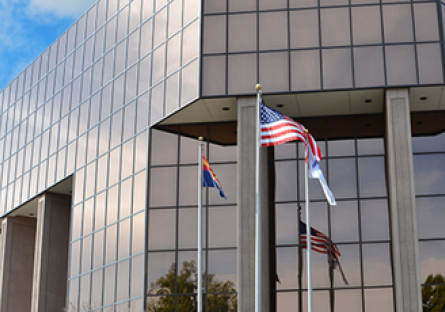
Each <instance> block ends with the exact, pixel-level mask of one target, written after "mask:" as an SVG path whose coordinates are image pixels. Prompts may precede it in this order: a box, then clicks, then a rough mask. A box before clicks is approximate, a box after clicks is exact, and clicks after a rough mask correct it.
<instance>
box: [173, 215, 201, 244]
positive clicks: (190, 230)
mask: <svg viewBox="0 0 445 312" xmlns="http://www.w3.org/2000/svg"><path fill="white" fill-rule="evenodd" d="M204 216H205V211H203V220H205V217H204ZM197 228H198V210H197V209H196V208H191V209H188V208H187V209H179V220H178V231H179V233H178V234H179V235H178V239H179V240H178V248H197V244H198V231H197ZM203 233H206V230H205V222H203ZM204 240H205V235H203V245H204V246H205V242H204Z"/></svg>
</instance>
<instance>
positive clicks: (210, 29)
mask: <svg viewBox="0 0 445 312" xmlns="http://www.w3.org/2000/svg"><path fill="white" fill-rule="evenodd" d="M245 18H246V17H245V16H243V20H244V19H245ZM226 20H227V18H226V16H225V15H211V16H205V17H204V22H203V23H204V26H203V29H204V33H203V53H224V52H226V30H227V26H226ZM238 20H241V19H238ZM229 25H230V24H229ZM233 27H234V26H232V27H231V28H233ZM245 31H246V30H244V32H245ZM229 34H232V33H231V32H230V30H229ZM242 34H243V32H241V33H237V34H236V36H237V37H238V36H242ZM239 41H240V42H243V40H239ZM235 42H236V41H235Z"/></svg>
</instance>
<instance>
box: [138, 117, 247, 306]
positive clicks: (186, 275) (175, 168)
mask: <svg viewBox="0 0 445 312" xmlns="http://www.w3.org/2000/svg"><path fill="white" fill-rule="evenodd" d="M197 128H199V129H200V130H199V133H201V134H202V135H203V136H204V137H209V131H212V130H210V128H209V127H207V126H206V125H199V126H197ZM214 129H215V128H214ZM171 130H172V131H173V133H168V132H164V131H159V130H153V131H152V139H151V144H152V146H151V166H150V173H151V174H150V187H149V198H150V200H149V210H148V231H147V235H148V238H147V252H148V253H147V263H146V265H147V267H146V270H147V271H146V272H147V280H146V283H147V284H146V287H147V288H146V289H147V293H146V296H147V298H146V299H147V303H146V304H147V308H148V310H149V311H152V310H153V311H154V310H156V309H170V310H172V311H179V310H180V309H181V307H182V309H186V307H189V306H190V307H193V306H195V304H194V303H193V302H195V300H196V298H195V297H196V293H197V290H196V267H197V263H196V262H197V237H198V236H197V235H198V234H197V213H198V212H197V203H198V199H197V192H198V189H197V187H198V183H197V182H198V180H197V179H198V168H197V167H198V166H197V157H198V140H197V138H189V137H187V136H186V135H185V134H181V127H178V128H175V129H171ZM216 132H218V133H219V130H216ZM195 133H196V132H195ZM205 150H206V155H207V159H208V161H209V163H210V165H211V167H212V169H213V171H214V172H215V174H216V175H217V177H218V179H219V181H220V182H221V184H222V187H223V189H224V193H225V195H226V196H227V199H226V200H224V199H222V198H220V197H219V193H218V191H217V190H216V188H204V189H203V201H202V204H203V258H202V259H203V265H202V268H203V274H205V276H204V278H203V285H204V286H203V287H204V296H203V300H204V308H203V309H204V310H205V311H213V309H219V308H221V307H219V304H223V306H225V305H224V304H226V303H227V302H230V303H227V307H228V308H229V309H230V311H232V310H231V308H230V307H232V308H233V307H234V306H235V305H234V304H236V294H237V278H238V277H237V271H236V267H237V266H236V263H237V260H236V259H237V236H238V234H237V232H238V229H237V225H236V220H237V209H238V208H237V203H236V146H235V145H233V146H220V145H218V144H215V143H212V142H207V143H206V147H205ZM206 281H208V282H206ZM218 283H220V284H218ZM223 283H224V286H222V285H223ZM218 307H219V308H218Z"/></svg>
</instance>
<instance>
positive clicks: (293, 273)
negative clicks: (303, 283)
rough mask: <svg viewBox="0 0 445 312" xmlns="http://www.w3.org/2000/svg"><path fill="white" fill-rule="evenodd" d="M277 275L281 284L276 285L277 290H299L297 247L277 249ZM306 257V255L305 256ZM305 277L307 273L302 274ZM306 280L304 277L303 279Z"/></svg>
mask: <svg viewBox="0 0 445 312" xmlns="http://www.w3.org/2000/svg"><path fill="white" fill-rule="evenodd" d="M275 251H276V255H275V257H276V274H277V276H278V278H279V279H280V283H277V284H276V287H277V289H295V288H298V280H297V278H298V277H297V267H298V265H297V263H298V259H297V257H298V256H297V255H298V249H297V248H296V247H286V248H276V249H275ZM304 255H305V254H304ZM302 274H303V275H305V273H304V272H303V273H302ZM302 278H303V279H304V277H302Z"/></svg>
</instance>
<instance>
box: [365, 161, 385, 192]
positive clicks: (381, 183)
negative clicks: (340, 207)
mask: <svg viewBox="0 0 445 312" xmlns="http://www.w3.org/2000/svg"><path fill="white" fill-rule="evenodd" d="M358 178H359V189H360V196H361V197H373V196H387V189H386V170H385V159H384V157H366V158H359V159H358Z"/></svg>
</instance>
